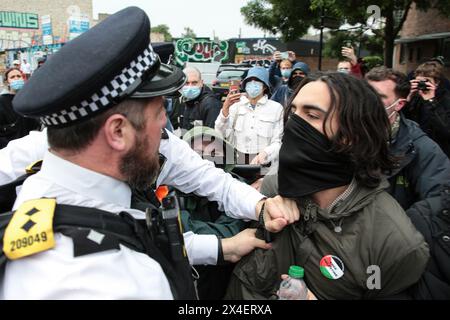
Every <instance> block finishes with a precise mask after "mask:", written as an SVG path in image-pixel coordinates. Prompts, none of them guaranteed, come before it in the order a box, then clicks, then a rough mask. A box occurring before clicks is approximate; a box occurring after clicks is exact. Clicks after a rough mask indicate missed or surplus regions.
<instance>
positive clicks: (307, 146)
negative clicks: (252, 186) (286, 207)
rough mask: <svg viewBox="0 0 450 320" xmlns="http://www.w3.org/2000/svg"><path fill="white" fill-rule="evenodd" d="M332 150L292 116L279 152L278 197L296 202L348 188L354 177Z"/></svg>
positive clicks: (343, 158) (346, 162) (347, 164)
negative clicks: (321, 193)
mask: <svg viewBox="0 0 450 320" xmlns="http://www.w3.org/2000/svg"><path fill="white" fill-rule="evenodd" d="M331 146H332V145H331V142H330V141H329V140H328V139H327V138H326V137H325V136H324V135H323V134H321V133H320V132H319V131H317V130H316V129H315V128H314V127H312V126H311V125H310V124H309V123H308V122H306V121H305V120H303V119H302V118H301V117H299V116H298V115H296V114H292V115H291V116H290V118H289V120H288V121H287V123H286V127H285V129H284V136H283V141H282V145H281V149H280V166H279V169H278V186H279V194H280V195H281V196H283V197H287V198H297V197H302V196H306V195H311V194H313V193H316V192H318V191H322V190H326V189H331V188H336V187H340V186H345V185H347V184H349V183H350V182H351V180H352V178H353V173H354V172H353V171H354V170H353V166H352V164H351V162H350V159H349V157H347V156H343V155H341V154H337V153H335V152H332V151H330V150H331Z"/></svg>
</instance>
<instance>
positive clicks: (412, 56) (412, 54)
mask: <svg viewBox="0 0 450 320" xmlns="http://www.w3.org/2000/svg"><path fill="white" fill-rule="evenodd" d="M413 59H414V47H410V48H409V52H408V62H413Z"/></svg>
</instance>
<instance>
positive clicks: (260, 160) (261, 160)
mask: <svg viewBox="0 0 450 320" xmlns="http://www.w3.org/2000/svg"><path fill="white" fill-rule="evenodd" d="M265 163H267V153H266V152H265V151H261V152H260V153H259V154H258V155H257V156H256V157H254V158H253V160H252V161H251V162H250V164H265Z"/></svg>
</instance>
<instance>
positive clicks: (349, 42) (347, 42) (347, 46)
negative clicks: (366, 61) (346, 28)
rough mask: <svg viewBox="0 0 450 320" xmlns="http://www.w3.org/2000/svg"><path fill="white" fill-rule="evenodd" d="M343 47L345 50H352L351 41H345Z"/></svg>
mask: <svg viewBox="0 0 450 320" xmlns="http://www.w3.org/2000/svg"><path fill="white" fill-rule="evenodd" d="M344 47H346V48H353V44H352V41H351V40H345V41H344Z"/></svg>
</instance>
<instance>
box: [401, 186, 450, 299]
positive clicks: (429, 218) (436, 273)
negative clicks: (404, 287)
mask: <svg viewBox="0 0 450 320" xmlns="http://www.w3.org/2000/svg"><path fill="white" fill-rule="evenodd" d="M406 214H407V215H408V217H409V218H410V219H411V221H412V223H413V224H414V226H415V227H416V228H417V230H418V231H420V233H422V235H423V236H424V238H425V240H426V242H427V243H428V245H429V248H430V254H431V258H430V260H429V261H428V265H427V269H426V270H425V273H424V274H423V275H422V277H421V279H420V280H419V282H418V283H417V284H416V285H415V286H413V287H412V288H411V289H410V290H409V292H410V294H411V296H412V297H414V298H415V299H434V300H436V299H450V184H447V185H446V186H445V187H444V189H443V190H442V192H441V195H440V196H437V197H433V198H428V199H426V200H423V201H420V202H417V203H415V204H414V205H413V206H412V207H411V208H409V209H408V210H407V211H406Z"/></svg>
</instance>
